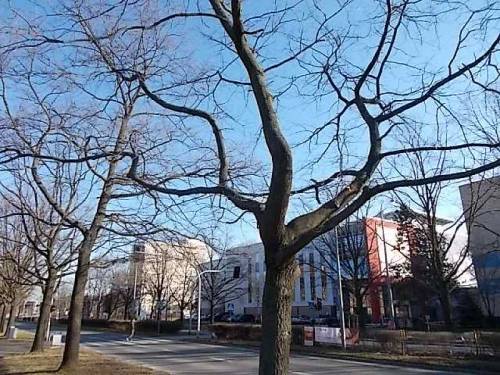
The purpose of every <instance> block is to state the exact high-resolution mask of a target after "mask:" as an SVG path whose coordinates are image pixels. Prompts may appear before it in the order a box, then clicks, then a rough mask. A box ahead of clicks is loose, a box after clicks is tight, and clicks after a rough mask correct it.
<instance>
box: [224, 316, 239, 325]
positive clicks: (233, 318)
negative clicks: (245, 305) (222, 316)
mask: <svg viewBox="0 0 500 375" xmlns="http://www.w3.org/2000/svg"><path fill="white" fill-rule="evenodd" d="M240 316H241V315H240V314H234V315H230V316H229V318H228V319H227V320H226V321H227V322H230V323H236V322H238V321H239V319H240Z"/></svg>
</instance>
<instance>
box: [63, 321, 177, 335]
mask: <svg viewBox="0 0 500 375" xmlns="http://www.w3.org/2000/svg"><path fill="white" fill-rule="evenodd" d="M58 323H60V324H67V323H68V319H59V320H58ZM157 324H158V323H157V321H156V320H140V321H138V322H136V324H135V329H136V331H138V332H155V333H156V332H157V329H158V328H157V327H158V326H157ZM82 327H85V328H99V329H108V330H110V331H116V332H125V333H126V332H129V331H130V320H106V319H82ZM181 329H182V322H181V321H180V320H173V321H164V320H162V321H161V322H160V333H176V332H178V331H180V330H181Z"/></svg>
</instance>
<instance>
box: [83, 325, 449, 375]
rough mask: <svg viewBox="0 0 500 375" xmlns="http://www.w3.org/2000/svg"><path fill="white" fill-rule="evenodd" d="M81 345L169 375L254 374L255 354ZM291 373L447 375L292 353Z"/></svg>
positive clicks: (153, 345) (144, 344) (94, 342)
mask: <svg viewBox="0 0 500 375" xmlns="http://www.w3.org/2000/svg"><path fill="white" fill-rule="evenodd" d="M82 344H83V345H84V346H86V347H88V348H91V349H93V350H96V351H98V352H101V353H103V354H107V355H112V356H115V357H118V358H120V359H122V360H127V361H131V362H134V363H139V364H142V365H145V366H147V367H150V368H154V369H158V370H166V371H168V372H170V373H172V374H241V375H244V374H257V368H258V352H257V351H256V350H254V349H249V348H242V347H237V346H222V345H213V344H208V343H197V342H191V341H185V340H178V339H167V338H141V337H139V338H136V339H135V340H134V341H133V342H126V341H125V336H124V335H120V334H115V333H103V332H84V333H83V334H82ZM290 373H291V374H295V375H306V374H324V375H325V374H360V375H363V374H366V375H368V374H370V375H371V374H384V375H386V374H451V373H450V372H443V371H431V370H423V369H416V368H410V367H400V366H389V365H381V364H380V365H379V364H373V363H362V362H354V361H345V360H337V359H329V358H321V357H314V356H309V355H298V354H293V355H292V357H291V371H290Z"/></svg>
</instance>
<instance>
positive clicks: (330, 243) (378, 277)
mask: <svg viewBox="0 0 500 375" xmlns="http://www.w3.org/2000/svg"><path fill="white" fill-rule="evenodd" d="M365 226H366V222H365V218H364V217H361V216H360V215H354V216H352V217H350V218H348V219H347V220H346V221H345V222H344V223H343V224H342V225H340V226H338V227H337V233H335V232H334V231H330V232H328V233H325V234H323V235H322V236H320V237H318V238H317V239H316V240H314V241H313V243H312V244H313V247H314V248H315V249H316V251H317V252H318V254H319V255H320V260H321V261H320V263H319V264H316V265H314V266H315V267H316V268H317V269H318V271H319V272H321V275H322V277H327V278H329V279H330V280H331V281H332V284H334V283H337V282H338V266H337V241H338V251H339V260H340V272H341V274H342V277H343V287H344V288H345V290H346V291H348V292H349V296H353V299H354V313H355V314H356V315H357V316H358V319H359V325H360V327H364V326H365V323H366V320H367V316H366V311H365V309H364V306H365V300H366V298H367V296H368V295H369V293H370V292H374V291H377V292H378V288H379V286H380V284H381V282H382V281H383V278H384V274H383V272H382V271H383V270H381V269H376V268H374V267H371V264H372V261H373V259H374V258H375V259H378V257H379V254H378V248H377V243H378V240H379V239H378V237H377V236H372V237H368V236H366V235H365V231H364V229H365ZM374 232H376V231H374ZM337 236H338V238H337ZM323 274H324V276H323ZM320 280H321V278H320ZM324 289H325V288H324ZM339 293H340V291H339ZM342 293H343V291H342Z"/></svg>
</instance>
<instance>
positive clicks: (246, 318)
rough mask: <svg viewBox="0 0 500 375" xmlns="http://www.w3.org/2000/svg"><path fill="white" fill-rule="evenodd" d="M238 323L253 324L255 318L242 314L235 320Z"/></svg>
mask: <svg viewBox="0 0 500 375" xmlns="http://www.w3.org/2000/svg"><path fill="white" fill-rule="evenodd" d="M236 321H237V322H238V323H255V316H253V315H252V314H242V315H239V316H238V319H237V320H236Z"/></svg>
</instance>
